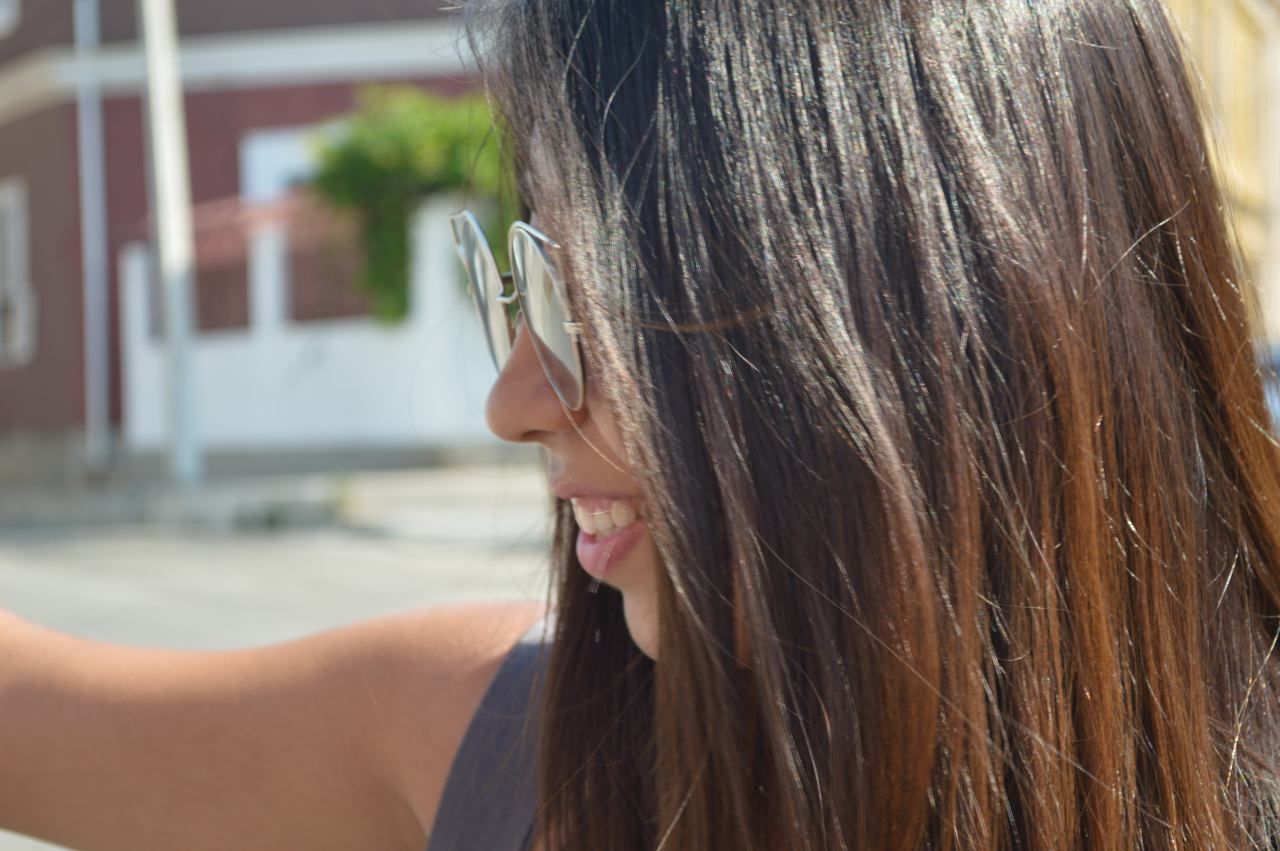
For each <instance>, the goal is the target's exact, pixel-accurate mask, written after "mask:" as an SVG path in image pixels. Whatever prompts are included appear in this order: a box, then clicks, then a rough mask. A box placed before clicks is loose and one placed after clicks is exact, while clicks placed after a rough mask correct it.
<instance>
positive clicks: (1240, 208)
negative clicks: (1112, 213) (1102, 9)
mask: <svg viewBox="0 0 1280 851" xmlns="http://www.w3.org/2000/svg"><path fill="white" fill-rule="evenodd" d="M1167 2H1168V4H1169V7H1170V9H1171V10H1172V11H1173V13H1174V16H1175V18H1176V19H1177V20H1178V21H1179V22H1180V23H1181V24H1182V29H1183V32H1184V34H1185V36H1186V40H1187V42H1188V44H1189V46H1190V48H1191V52H1192V55H1193V61H1194V63H1195V68H1196V70H1197V71H1198V72H1199V75H1200V77H1201V78H1202V80H1203V82H1204V85H1205V89H1206V93H1207V96H1208V107H1209V112H1210V116H1209V123H1210V128H1209V129H1210V131H1211V133H1212V134H1213V135H1214V136H1215V137H1216V139H1217V142H1218V151H1217V159H1218V167H1219V171H1220V173H1221V174H1222V177H1223V180H1224V183H1225V185H1226V190H1227V194H1228V196H1229V199H1230V202H1231V205H1232V208H1233V212H1234V215H1235V224H1236V230H1237V233H1238V235H1239V238H1240V244H1241V250H1242V252H1243V254H1244V260H1245V264H1246V266H1247V272H1248V275H1249V278H1250V279H1251V280H1252V281H1253V282H1254V284H1255V285H1256V290H1255V292H1256V294H1257V296H1258V308H1259V311H1260V322H1261V325H1262V327H1261V328H1260V336H1262V337H1264V338H1265V339H1267V340H1268V341H1269V342H1270V343H1271V344H1273V345H1274V344H1277V343H1280V144H1278V143H1277V133H1278V132H1280V0H1167Z"/></svg>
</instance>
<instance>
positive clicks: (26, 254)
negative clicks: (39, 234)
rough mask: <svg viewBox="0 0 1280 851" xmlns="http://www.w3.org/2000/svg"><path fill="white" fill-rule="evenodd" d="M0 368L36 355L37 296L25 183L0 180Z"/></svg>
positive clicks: (11, 366) (28, 204)
mask: <svg viewBox="0 0 1280 851" xmlns="http://www.w3.org/2000/svg"><path fill="white" fill-rule="evenodd" d="M0 212H3V217H2V219H0V221H3V222H4V223H5V224H6V227H4V228H0V240H2V241H3V244H0V369H5V368H10V369H12V368H17V367H22V366H26V365H27V364H29V363H31V361H32V360H33V359H34V358H35V353H36V294H35V290H34V288H33V287H32V285H31V225H30V215H31V212H30V196H29V193H28V192H27V182H26V181H25V180H24V179H22V178H20V177H14V178H9V179H7V180H0Z"/></svg>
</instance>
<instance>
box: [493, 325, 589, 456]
mask: <svg viewBox="0 0 1280 851" xmlns="http://www.w3.org/2000/svg"><path fill="white" fill-rule="evenodd" d="M579 413H583V412H579ZM577 416H578V414H575V413H573V412H571V411H569V410H568V409H567V408H566V407H565V406H564V405H563V403H561V401H560V397H559V396H557V395H556V391H555V389H554V388H553V387H552V386H551V384H550V383H549V382H548V381H547V376H546V373H545V372H543V370H542V364H541V363H540V362H539V361H538V353H537V352H536V351H534V343H533V339H532V335H531V334H530V333H529V330H528V328H526V327H525V326H524V323H523V322H522V323H521V324H520V331H519V333H518V334H517V335H516V340H515V343H514V344H513V345H512V347H511V357H509V358H508V359H507V362H506V365H505V366H503V368H502V372H501V373H499V374H498V380H497V381H496V382H495V383H494V385H493V389H492V390H490V391H489V398H488V400H487V401H486V403H485V421H486V422H487V423H488V425H489V430H490V431H492V432H493V433H494V434H496V435H497V436H498V437H500V438H501V439H503V440H506V441H509V442H511V443H529V442H531V441H537V440H543V439H545V438H546V437H549V436H551V435H553V434H556V433H558V432H561V431H564V430H565V429H571V428H573V427H574V424H575V419H576V418H577Z"/></svg>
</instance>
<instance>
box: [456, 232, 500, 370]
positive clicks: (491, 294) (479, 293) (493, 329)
mask: <svg viewBox="0 0 1280 851" xmlns="http://www.w3.org/2000/svg"><path fill="white" fill-rule="evenodd" d="M451 224H452V226H453V243H454V246H455V247H456V248H457V251H458V257H459V258H460V259H461V260H462V265H463V267H464V268H465V269H466V271H467V278H468V284H469V285H470V286H469V289H470V290H471V296H472V299H473V300H474V302H475V306H476V310H477V312H479V314H480V323H481V325H483V326H484V332H485V338H486V339H487V340H488V342H489V353H490V354H491V355H493V362H494V364H495V365H496V366H497V367H498V369H501V368H502V365H503V364H504V363H506V362H507V358H508V357H509V356H510V355H511V338H512V334H511V323H510V321H509V320H508V316H507V306H506V305H503V304H501V303H499V302H498V295H499V294H500V293H501V292H502V276H501V275H500V274H499V273H498V264H497V261H495V260H494V259H493V252H492V251H491V250H490V249H489V241H488V240H487V239H485V237H484V233H483V232H482V231H481V230H480V226H479V224H478V223H477V222H476V220H475V218H474V217H473V216H470V215H467V214H461V215H457V216H454V217H453V219H452V220H451Z"/></svg>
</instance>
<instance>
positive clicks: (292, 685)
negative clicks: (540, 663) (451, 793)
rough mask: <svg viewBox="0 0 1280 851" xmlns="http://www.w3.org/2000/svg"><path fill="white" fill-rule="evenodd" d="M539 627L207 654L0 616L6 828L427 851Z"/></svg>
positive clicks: (495, 616)
mask: <svg viewBox="0 0 1280 851" xmlns="http://www.w3.org/2000/svg"><path fill="white" fill-rule="evenodd" d="M540 615H541V608H540V607H538V606H536V605H535V604H531V603H510V604H475V605H467V606H454V607H447V608H439V609H430V610H425V611H422V612H417V613H413V614H409V615H402V616H396V617H390V618H383V619H379V620H376V621H370V622H367V623H363V624H358V625H355V626H352V627H347V628H344V629H340V630H335V631H332V632H327V633H324V634H321V635H317V636H314V637H311V638H307V639H303V640H299V641H294V642H290V643H287V644H280V645H275V646H272V647H266V648H262V649H255V650H246V651H234V652H218V653H189V652H173V651H160V650H145V649H137V648H126V647H116V646H112V645H106V644H101V643H97V642H91V641H86V640H82V639H77V638H72V637H69V636H65V635H62V634H59V633H55V632H51V631H49V630H46V629H43V628H40V627H37V626H34V625H32V624H29V623H26V622H25V621H22V620H19V619H17V618H14V617H12V616H9V615H5V614H3V613H0V827H4V828H8V829H12V830H17V831H20V832H24V833H28V834H31V835H33V836H37V837H40V838H43V839H47V840H50V841H53V842H59V843H61V844H64V845H68V846H70V847H73V848H76V849H83V851H98V849H102V851H173V849H179V848H181V849H183V851H202V849H209V851H214V849H217V851H225V849H228V848H235V849H237V851H297V849H300V848H305V849H308V851H322V849H334V851H338V849H341V851H350V849H354V848H361V849H374V848H376V849H399V848H403V849H418V851H420V849H421V848H423V847H425V844H426V837H427V836H428V835H429V832H430V828H431V824H432V823H433V822H434V819H435V812H436V806H437V805H438V802H439V798H440V794H441V792H442V791H443V786H444V780H445V777H446V776H447V773H448V770H449V766H450V763H451V762H452V759H453V755H454V753H455V752H456V750H457V747H458V745H459V743H460V742H461V739H462V735H463V733H464V732H465V730H466V725H467V723H468V721H469V720H470V718H471V715H472V714H473V713H474V711H475V709H476V707H477V706H478V704H479V701H480V699H481V697H482V696H483V693H484V690H485V688H487V686H488V684H489V682H490V681H491V680H492V678H493V676H494V675H495V674H496V672H497V669H498V666H499V665H500V664H501V661H502V659H503V657H504V656H505V654H506V653H507V651H508V650H509V649H510V648H511V646H512V645H513V644H514V642H515V641H516V639H517V638H519V636H520V635H521V634H522V633H523V632H524V631H525V630H526V629H528V627H529V626H531V625H532V623H533V622H534V620H536V619H537V618H538V617H539V616H540Z"/></svg>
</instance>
